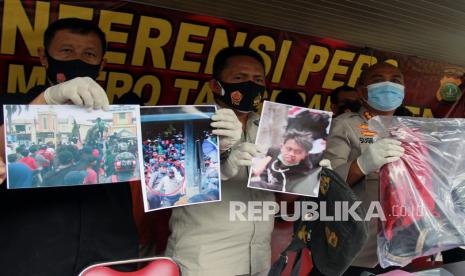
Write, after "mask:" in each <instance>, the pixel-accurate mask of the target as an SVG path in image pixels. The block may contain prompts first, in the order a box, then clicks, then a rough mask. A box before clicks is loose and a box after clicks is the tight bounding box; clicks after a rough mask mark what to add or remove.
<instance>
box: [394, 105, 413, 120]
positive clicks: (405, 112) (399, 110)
mask: <svg viewBox="0 0 465 276" xmlns="http://www.w3.org/2000/svg"><path fill="white" fill-rule="evenodd" d="M394 116H408V117H413V112H412V111H410V109H408V108H406V107H405V106H402V105H401V106H399V107H398V108H397V109H396V111H394Z"/></svg>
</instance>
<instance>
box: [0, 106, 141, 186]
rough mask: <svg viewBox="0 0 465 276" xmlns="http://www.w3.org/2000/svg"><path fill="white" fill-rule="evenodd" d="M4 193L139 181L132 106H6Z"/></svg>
mask: <svg viewBox="0 0 465 276" xmlns="http://www.w3.org/2000/svg"><path fill="white" fill-rule="evenodd" d="M3 108H4V110H3V112H4V114H5V119H4V125H5V137H6V145H5V148H6V149H5V152H6V153H7V168H8V170H7V177H8V182H7V183H8V189H19V188H39V187H56V186H75V185H90V184H105V183H116V182H126V181H129V180H140V168H139V164H140V163H139V160H138V159H139V148H140V147H139V143H138V140H139V139H138V137H139V136H140V116H139V106H137V105H112V106H110V109H109V110H108V111H103V110H93V111H91V112H88V111H87V110H86V109H84V108H80V107H77V106H73V105H5V106H4V107H3Z"/></svg>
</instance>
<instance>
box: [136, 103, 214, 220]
mask: <svg viewBox="0 0 465 276" xmlns="http://www.w3.org/2000/svg"><path fill="white" fill-rule="evenodd" d="M215 111H216V106H159V107H141V109H140V113H141V131H142V136H141V138H142V140H141V144H142V151H143V154H142V156H141V158H140V163H141V164H143V166H142V168H141V170H142V171H141V175H144V180H145V181H142V186H143V187H142V191H143V196H144V208H145V211H146V212H148V211H153V210H158V209H166V208H172V207H175V206H185V205H191V204H199V203H204V202H212V201H219V200H221V192H220V191H221V183H220V182H221V181H220V170H219V160H220V159H219V149H218V137H217V136H216V135H212V128H211V126H210V123H211V119H210V118H211V116H212V115H213V114H214V113H215Z"/></svg>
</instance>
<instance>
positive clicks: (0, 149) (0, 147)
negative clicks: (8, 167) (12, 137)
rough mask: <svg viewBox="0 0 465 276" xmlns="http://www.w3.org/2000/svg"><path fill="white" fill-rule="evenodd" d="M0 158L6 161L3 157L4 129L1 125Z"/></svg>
mask: <svg viewBox="0 0 465 276" xmlns="http://www.w3.org/2000/svg"><path fill="white" fill-rule="evenodd" d="M0 158H2V159H3V160H6V156H5V128H4V126H3V124H2V125H1V126H0Z"/></svg>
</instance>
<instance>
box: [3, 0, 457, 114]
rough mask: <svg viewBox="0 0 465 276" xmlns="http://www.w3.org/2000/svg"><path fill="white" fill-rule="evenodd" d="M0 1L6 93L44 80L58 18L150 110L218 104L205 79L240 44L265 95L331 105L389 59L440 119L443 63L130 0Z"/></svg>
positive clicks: (108, 75) (122, 89)
mask: <svg viewBox="0 0 465 276" xmlns="http://www.w3.org/2000/svg"><path fill="white" fill-rule="evenodd" d="M1 3H2V4H1V17H2V18H1V20H2V30H1V32H2V34H1V43H0V44H1V45H0V46H1V48H0V73H1V74H0V80H1V81H0V93H16V92H20V93H27V91H28V90H29V89H30V88H31V87H33V86H35V85H37V84H44V83H45V70H44V68H43V67H42V66H41V65H40V63H39V59H38V57H37V48H38V47H40V46H42V45H43V38H42V37H43V32H44V30H45V28H46V27H47V26H48V24H49V23H50V22H52V21H54V20H56V19H58V18H65V17H80V18H83V19H88V20H92V21H94V22H95V23H97V24H99V26H100V27H101V28H102V29H103V31H104V32H105V33H106V35H107V39H108V52H107V54H106V56H105V57H106V59H107V66H106V67H105V69H104V72H103V73H102V74H100V76H99V81H100V82H101V84H102V86H103V87H104V88H105V89H106V90H107V91H108V94H109V97H110V100H113V99H114V98H115V97H120V96H122V95H123V94H125V93H127V92H130V91H132V92H135V93H136V94H138V95H140V96H142V98H143V99H144V102H145V103H146V105H165V104H199V103H204V102H206V101H207V100H209V99H211V98H212V95H211V91H210V90H209V88H208V80H209V79H210V78H211V72H212V64H213V59H214V57H215V54H216V53H217V52H218V51H219V50H220V49H222V48H224V47H227V46H230V45H235V46H247V47H250V48H253V49H255V50H257V51H258V52H259V53H260V54H261V55H262V56H263V58H264V60H265V62H266V72H267V80H268V86H267V95H266V96H267V97H268V99H271V100H273V99H274V98H275V97H276V95H277V94H278V93H279V92H280V90H281V89H284V88H287V89H297V90H299V91H302V92H304V94H305V95H306V104H307V105H308V106H309V107H310V108H317V109H329V97H328V95H329V93H330V92H331V90H332V89H334V88H336V87H338V86H341V85H343V84H347V85H349V86H354V85H355V83H356V81H357V79H358V77H359V75H360V72H361V70H362V69H363V68H364V66H366V65H368V64H374V63H376V62H383V61H387V62H391V63H393V64H396V65H398V66H399V67H400V68H401V70H402V71H403V73H404V75H405V80H406V99H405V103H406V105H407V106H408V107H409V108H410V110H411V111H412V112H413V113H414V114H416V115H417V116H425V117H430V116H434V115H436V116H441V114H440V112H439V108H440V107H439V106H438V104H439V103H438V102H437V100H436V99H435V92H436V90H437V89H438V87H439V80H440V79H441V78H442V72H443V69H444V67H445V66H447V64H444V63H439V62H434V61H429V60H425V59H420V58H416V57H411V56H405V55H400V54H395V53H388V52H383V51H377V50H373V49H366V48H361V47H355V46H351V45H348V44H346V43H344V42H341V41H335V40H329V39H325V38H317V37H312V36H308V35H302V34H297V33H292V32H284V31H280V30H276V29H271V28H265V27H260V26H254V25H250V24H245V23H238V22H233V21H229V20H223V19H218V18H214V17H209V16H203V15H194V14H189V13H184V12H179V11H173V10H168V9H163V8H158V7H154V6H146V5H142V4H135V3H128V2H126V1H78V2H76V1H51V2H44V1H19V0H4V1H2V2H1ZM444 108H446V109H448V108H450V106H448V105H446V106H445V107H442V109H444ZM436 111H437V112H438V113H436Z"/></svg>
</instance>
